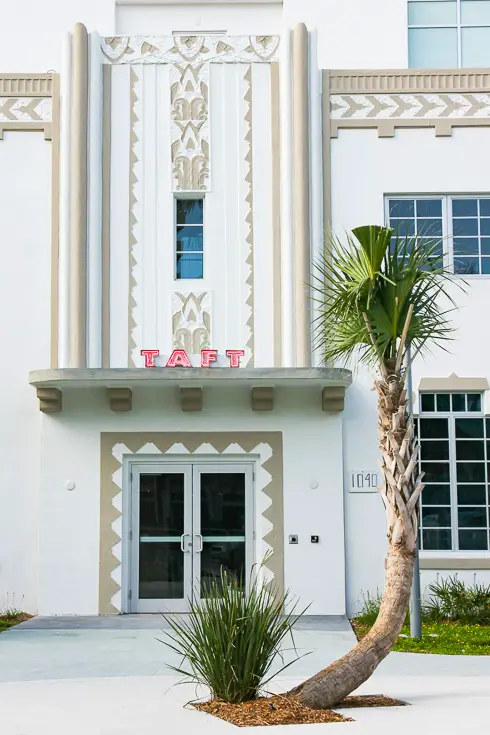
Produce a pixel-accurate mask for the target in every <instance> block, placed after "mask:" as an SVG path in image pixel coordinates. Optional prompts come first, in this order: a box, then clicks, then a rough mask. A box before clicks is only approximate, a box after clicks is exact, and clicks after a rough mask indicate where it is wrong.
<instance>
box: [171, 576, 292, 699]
mask: <svg viewBox="0 0 490 735" xmlns="http://www.w3.org/2000/svg"><path fill="white" fill-rule="evenodd" d="M289 602H290V599H289V594H288V593H286V594H285V595H280V594H278V593H277V591H276V590H274V589H273V588H272V587H271V586H269V585H264V584H262V583H261V581H260V580H259V579H258V577H257V574H256V572H255V571H253V572H252V574H251V575H250V584H249V589H248V592H247V594H244V589H243V584H242V583H241V581H240V580H239V579H237V578H236V577H234V576H232V575H230V574H229V573H228V572H227V571H226V570H224V569H222V570H221V574H220V579H219V580H218V581H213V582H211V583H210V584H209V586H208V588H207V591H206V596H205V597H203V598H202V599H201V600H200V602H194V601H192V600H190V601H189V614H188V615H187V616H186V618H187V619H186V620H184V619H183V618H179V619H175V618H171V617H168V616H165V615H164V616H163V617H164V618H165V620H166V622H167V623H168V625H169V626H170V629H171V630H170V631H169V632H166V631H165V634H166V639H165V640H162V641H161V642H162V643H165V645H167V646H168V647H169V648H170V649H171V650H172V651H174V652H176V653H177V654H179V655H180V656H182V661H181V663H180V665H179V666H170V668H171V669H172V670H173V671H175V672H176V673H178V674H181V675H183V676H184V677H186V678H187V679H189V680H190V681H193V682H195V683H199V684H204V685H205V686H207V687H208V688H209V689H210V692H211V696H212V698H213V699H220V700H222V701H224V702H229V703H234V704H237V703H240V702H246V701H248V700H251V699H255V698H256V697H258V696H259V693H260V691H261V690H263V687H264V686H265V685H266V684H267V682H268V681H270V679H271V678H272V676H275V675H277V674H278V673H280V671H284V669H286V668H288V667H289V666H291V664H292V663H294V662H295V661H297V660H298V659H299V658H301V656H298V655H296V656H295V658H294V660H293V661H290V662H289V663H287V664H285V663H284V659H283V658H282V654H283V653H284V652H285V651H286V650H287V649H284V648H283V647H282V646H283V643H284V641H285V639H286V638H287V637H290V638H291V641H292V647H293V650H294V651H295V652H296V647H295V645H294V639H293V633H292V628H293V625H294V623H295V621H296V620H297V619H298V617H300V616H301V615H303V614H304V612H305V610H303V611H301V612H300V613H297V612H296V607H297V603H295V604H293V605H292V606H291V608H290V611H289V612H285V609H286V607H287V606H289ZM276 656H279V657H280V659H281V661H282V666H281V667H280V669H279V670H275V671H274V674H271V668H272V665H273V662H274V659H275V658H276Z"/></svg>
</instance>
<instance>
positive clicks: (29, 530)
mask: <svg viewBox="0 0 490 735" xmlns="http://www.w3.org/2000/svg"><path fill="white" fill-rule="evenodd" d="M50 159H51V145H50V143H48V142H46V141H45V140H44V136H43V134H42V133H23V132H6V133H4V139H3V140H2V141H0V172H1V173H0V211H1V230H2V236H1V239H2V261H1V268H0V280H1V285H0V343H1V345H2V360H1V362H0V382H1V385H2V408H1V420H0V465H1V471H0V507H1V509H2V510H1V512H0V609H3V608H4V607H7V606H9V607H17V608H21V609H23V610H26V611H27V612H35V611H36V608H37V573H38V507H39V476H40V461H41V457H40V443H41V437H40V415H39V412H38V408H37V399H36V394H35V392H34V391H33V389H32V388H31V387H30V386H29V383H28V374H29V370H32V369H34V368H35V367H36V366H37V365H49V340H50V325H49V320H50V264H51V263H50V258H51V252H50V251H51V244H50V191H51V184H50V178H51V174H50V169H51V160H50Z"/></svg>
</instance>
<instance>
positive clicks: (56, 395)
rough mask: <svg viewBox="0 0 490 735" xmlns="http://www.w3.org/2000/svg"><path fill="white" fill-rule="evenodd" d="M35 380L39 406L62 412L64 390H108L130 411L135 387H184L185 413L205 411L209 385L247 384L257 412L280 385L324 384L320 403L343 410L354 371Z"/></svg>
mask: <svg viewBox="0 0 490 735" xmlns="http://www.w3.org/2000/svg"><path fill="white" fill-rule="evenodd" d="M29 382H30V384H31V385H32V386H34V387H35V388H36V391H37V397H38V398H39V409H40V410H41V411H43V412H44V413H56V412H59V411H61V410H62V405H63V393H64V392H67V391H72V390H79V389H89V390H90V389H100V388H105V389H106V392H107V399H108V402H109V405H110V407H111V409H112V410H113V411H130V410H131V407H132V390H133V388H138V389H141V388H152V389H155V388H162V389H169V388H174V389H177V390H179V391H180V405H181V408H182V410H183V411H201V410H202V404H203V393H204V392H205V390H206V388H209V387H222V388H223V389H228V388H235V387H243V388H247V389H249V391H250V396H251V408H252V410H254V411H271V410H272V409H273V408H274V391H275V389H277V388H288V389H293V390H302V389H305V388H310V389H311V388H318V407H319V409H321V410H323V411H335V412H338V411H342V410H343V408H344V395H345V389H346V388H347V387H348V386H349V385H350V384H351V382H352V373H351V372H350V370H345V369H342V368H325V367H322V368H252V369H248V368H238V369H234V368H228V367H226V368H223V367H213V368H159V367H155V368H100V369H99V368H97V369H94V368H75V369H70V368H65V369H59V370H34V371H33V372H31V373H30V374H29Z"/></svg>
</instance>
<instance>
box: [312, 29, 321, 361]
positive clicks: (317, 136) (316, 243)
mask: <svg viewBox="0 0 490 735" xmlns="http://www.w3.org/2000/svg"><path fill="white" fill-rule="evenodd" d="M309 36H310V48H309V57H310V59H309V61H310V64H309V73H310V90H309V91H310V95H309V96H310V233H311V260H312V266H311V283H312V285H313V286H314V285H315V283H316V278H317V274H318V271H317V270H316V268H315V264H316V263H318V261H319V258H320V257H321V255H322V252H323V248H324V239H325V233H324V231H323V167H322V160H323V156H322V95H321V91H322V76H321V71H320V69H319V68H318V31H316V30H313V31H310V32H309ZM312 296H313V297H315V289H314V288H312ZM317 316H318V306H317V305H316V302H315V301H314V300H313V301H312V302H311V317H312V327H311V329H312V340H311V341H312V353H313V354H312V364H313V365H314V366H319V365H320V364H321V355H320V353H319V352H318V350H316V349H315V342H316V338H315V325H316V317H317Z"/></svg>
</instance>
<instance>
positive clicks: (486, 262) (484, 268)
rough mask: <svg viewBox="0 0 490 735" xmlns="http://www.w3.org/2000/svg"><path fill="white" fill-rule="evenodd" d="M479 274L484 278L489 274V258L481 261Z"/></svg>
mask: <svg viewBox="0 0 490 735" xmlns="http://www.w3.org/2000/svg"><path fill="white" fill-rule="evenodd" d="M481 272H482V273H483V274H484V275H486V276H488V274H489V273H490V258H482V259H481Z"/></svg>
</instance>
